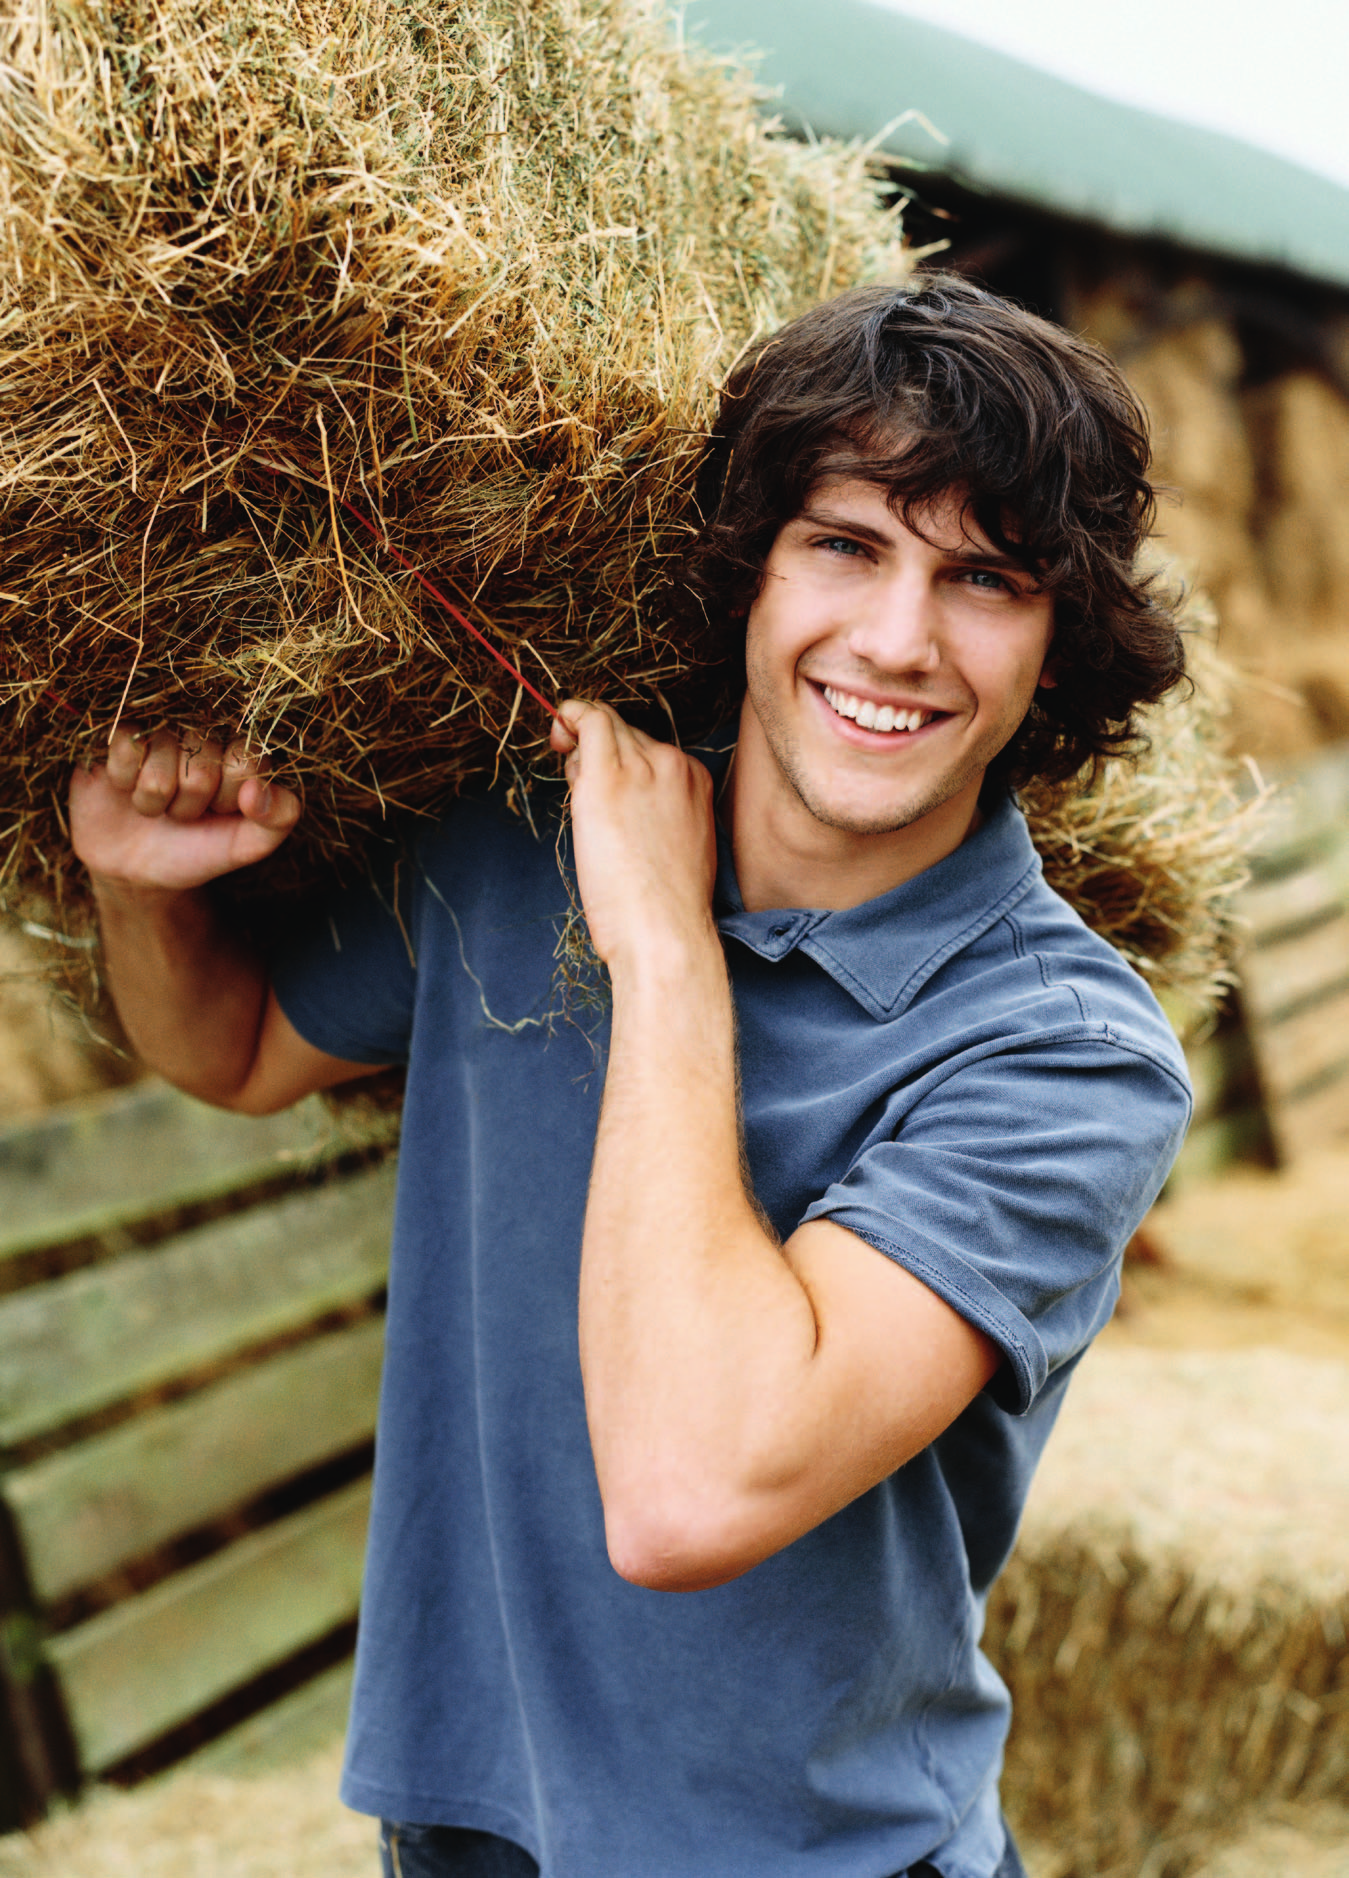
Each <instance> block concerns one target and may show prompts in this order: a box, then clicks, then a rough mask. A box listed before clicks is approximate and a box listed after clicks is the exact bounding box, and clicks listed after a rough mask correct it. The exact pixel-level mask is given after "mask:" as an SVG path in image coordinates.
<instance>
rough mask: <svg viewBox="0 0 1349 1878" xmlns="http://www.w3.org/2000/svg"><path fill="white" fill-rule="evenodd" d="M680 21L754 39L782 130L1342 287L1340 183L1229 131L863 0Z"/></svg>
mask: <svg viewBox="0 0 1349 1878" xmlns="http://www.w3.org/2000/svg"><path fill="white" fill-rule="evenodd" d="M686 20H687V29H688V30H689V31H691V32H696V33H697V35H698V37H699V38H700V39H701V40H702V41H703V43H704V44H708V45H711V46H713V47H715V48H717V49H735V50H743V49H745V48H747V47H754V48H758V49H760V50H761V51H762V53H763V55H764V56H763V58H762V61H761V62H760V64H759V67H758V70H759V73H760V76H761V78H762V80H763V82H764V84H765V85H767V86H770V87H777V88H780V91H781V102H780V105H779V106H778V108H779V109H780V110H781V112H782V115H783V117H784V119H785V120H786V122H787V123H788V124H789V125H790V126H791V127H792V128H794V129H810V130H813V131H815V132H817V133H819V134H821V135H831V136H838V137H848V138H852V137H860V138H872V137H875V136H877V135H878V133H880V132H882V131H884V130H885V128H886V126H887V125H889V124H891V123H892V122H893V121H894V119H896V118H898V117H900V116H901V115H902V114H903V113H904V112H906V111H912V112H915V113H921V114H922V118H924V119H926V120H927V122H928V123H930V124H931V125H933V126H934V127H935V129H936V130H937V131H938V132H940V133H941V135H942V136H943V137H945V138H946V139H947V140H948V141H947V142H946V143H944V144H943V143H941V142H939V141H938V139H937V138H935V137H934V136H933V135H932V134H931V132H930V131H928V130H927V129H926V128H925V126H924V124H923V122H922V121H920V119H919V118H917V117H915V118H912V119H910V120H909V121H908V122H907V123H905V124H903V125H901V126H899V127H898V128H897V129H894V130H891V131H889V132H888V133H887V134H886V136H885V137H884V140H883V145H882V147H883V149H884V151H885V153H886V154H887V155H892V156H898V157H902V158H905V159H907V160H909V161H911V162H917V163H920V164H922V165H924V166H926V167H927V168H929V169H937V170H940V171H942V172H944V173H946V174H949V175H950V176H952V177H954V178H955V179H956V180H958V181H959V182H961V183H963V184H964V185H965V186H966V187H970V188H974V189H977V190H979V191H981V192H983V193H986V194H989V195H998V196H1006V197H1009V198H1011V199H1013V200H1016V201H1019V202H1023V203H1029V204H1032V205H1034V206H1035V207H1037V208H1040V209H1045V210H1049V211H1052V212H1053V213H1055V214H1059V215H1065V216H1071V217H1074V218H1076V219H1080V220H1083V221H1090V222H1096V223H1099V224H1101V225H1102V226H1104V227H1106V228H1111V229H1116V230H1118V231H1119V232H1120V233H1123V234H1129V235H1140V236H1156V237H1160V238H1162V239H1165V240H1169V241H1174V242H1178V243H1180V244H1182V245H1183V246H1185V247H1189V248H1197V249H1202V250H1205V251H1207V252H1209V253H1212V254H1217V255H1224V256H1229V257H1231V258H1233V259H1237V260H1242V261H1248V262H1254V263H1257V264H1264V265H1268V266H1275V267H1282V268H1288V269H1291V270H1292V271H1294V272H1295V273H1298V274H1303V275H1306V276H1309V277H1310V278H1312V279H1314V280H1320V281H1328V282H1335V283H1337V284H1338V285H1341V286H1349V189H1347V188H1344V187H1343V186H1342V185H1340V184H1338V183H1335V182H1331V181H1330V180H1329V179H1328V178H1326V177H1323V176H1318V175H1316V174H1315V173H1314V172H1313V171H1311V170H1305V169H1302V168H1301V167H1299V166H1298V165H1297V164H1295V163H1289V162H1286V161H1285V160H1284V159H1283V158H1281V157H1276V156H1271V155H1269V154H1268V153H1267V152H1265V151H1262V150H1258V149H1256V148H1254V146H1252V145H1250V144H1246V143H1242V142H1241V141H1240V139H1238V138H1236V137H1228V136H1224V135H1222V134H1221V133H1219V132H1217V131H1210V130H1201V129H1198V128H1197V127H1195V126H1194V125H1191V124H1181V123H1178V122H1176V120H1175V119H1172V118H1164V117H1156V116H1154V115H1153V114H1152V113H1150V112H1147V111H1140V110H1136V109H1135V108H1134V107H1132V106H1131V105H1125V104H1117V103H1115V102H1114V101H1113V100H1112V99H1109V98H1103V97H1101V96H1099V95H1098V94H1096V93H1094V92H1089V91H1084V90H1082V89H1081V88H1080V87H1079V86H1077V85H1073V84H1069V83H1067V82H1066V81H1065V80H1063V79H1061V78H1055V77H1053V76H1051V75H1050V74H1049V73H1048V72H1042V71H1039V70H1037V69H1036V68H1035V67H1034V66H1032V65H1027V64H1024V63H1023V62H1022V61H1021V60H1019V59H1014V58H1010V57H1008V55H1007V54H1006V53H1003V52H997V51H994V50H993V49H992V48H991V47H989V46H981V45H979V44H977V43H976V42H975V41H974V40H971V39H966V38H963V37H962V36H961V35H959V34H957V33H951V32H946V31H944V30H943V29H942V28H940V27H937V26H930V25H928V24H927V23H926V22H924V21H920V20H914V19H909V18H907V17H905V16H904V15H903V14H899V13H894V12H891V11H890V10H889V9H888V8H886V7H883V6H876V5H872V4H870V3H869V0H689V3H688V6H687V12H686Z"/></svg>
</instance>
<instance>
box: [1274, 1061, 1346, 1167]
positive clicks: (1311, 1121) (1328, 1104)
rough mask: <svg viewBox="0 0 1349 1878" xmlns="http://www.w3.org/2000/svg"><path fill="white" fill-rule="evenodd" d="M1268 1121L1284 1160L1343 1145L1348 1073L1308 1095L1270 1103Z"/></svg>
mask: <svg viewBox="0 0 1349 1878" xmlns="http://www.w3.org/2000/svg"><path fill="white" fill-rule="evenodd" d="M1270 1122H1271V1125H1272V1127H1273V1130H1274V1138H1275V1140H1276V1142H1277V1143H1278V1147H1279V1153H1280V1154H1281V1155H1282V1156H1283V1158H1284V1159H1285V1160H1288V1161H1296V1160H1298V1159H1299V1158H1300V1157H1301V1156H1302V1155H1304V1154H1313V1153H1315V1151H1316V1150H1317V1149H1318V1148H1329V1147H1337V1146H1338V1147H1343V1146H1344V1144H1345V1142H1346V1141H1349V1076H1341V1077H1339V1078H1338V1079H1337V1080H1336V1081H1334V1082H1331V1083H1327V1084H1326V1085H1325V1086H1324V1087H1323V1088H1320V1089H1315V1090H1313V1091H1312V1092H1311V1093H1310V1094H1309V1095H1300V1096H1297V1097H1294V1098H1293V1099H1292V1100H1290V1101H1287V1102H1276V1103H1274V1104H1273V1105H1272V1106H1271V1109H1270Z"/></svg>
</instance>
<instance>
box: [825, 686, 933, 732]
mask: <svg viewBox="0 0 1349 1878" xmlns="http://www.w3.org/2000/svg"><path fill="white" fill-rule="evenodd" d="M824 695H825V697H826V698H827V699H828V701H829V703H830V704H831V705H832V706H833V708H834V709H835V710H836V711H837V712H838V714H839V716H840V717H851V718H854V719H855V720H856V721H857V722H858V723H859V724H860V725H861V726H862V728H863V730H881V731H891V730H902V731H912V730H921V729H922V727H923V725H924V723H925V722H926V721H927V714H926V713H925V712H923V711H897V710H896V709H895V707H894V706H893V705H892V704H873V703H872V701H871V699H870V698H857V697H854V696H853V694H852V692H850V691H836V690H835V688H834V687H833V686H832V685H825V686H824Z"/></svg>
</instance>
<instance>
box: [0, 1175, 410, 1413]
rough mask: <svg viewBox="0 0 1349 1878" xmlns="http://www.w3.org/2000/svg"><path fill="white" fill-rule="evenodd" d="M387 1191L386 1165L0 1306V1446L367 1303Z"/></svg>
mask: <svg viewBox="0 0 1349 1878" xmlns="http://www.w3.org/2000/svg"><path fill="white" fill-rule="evenodd" d="M393 1183H394V1169H393V1167H392V1165H391V1164H387V1163H386V1164H385V1165H384V1166H381V1167H378V1168H375V1169H374V1170H372V1171H370V1172H366V1173H361V1174H358V1175H353V1176H351V1177H349V1178H347V1179H343V1180H335V1181H332V1182H330V1183H329V1184H327V1185H322V1186H318V1187H314V1188H306V1189H301V1190H299V1191H297V1192H295V1193H290V1194H286V1195H284V1196H282V1197H281V1198H279V1199H276V1200H273V1201H271V1202H269V1203H268V1204H267V1205H266V1206H264V1207H257V1208H254V1209H253V1210H252V1211H251V1212H247V1213H242V1214H235V1215H232V1216H231V1217H229V1218H227V1219H221V1220H216V1221H213V1222H212V1223H211V1224H209V1225H206V1226H201V1227H198V1228H196V1229H195V1230H193V1231H191V1232H186V1233H182V1234H179V1235H177V1236H175V1237H174V1238H172V1239H169V1240H166V1241H165V1242H164V1243H163V1244H161V1245H158V1246H154V1247H152V1248H150V1249H148V1250H144V1251H137V1252H135V1253H128V1254H127V1255H126V1256H124V1257H122V1258H120V1259H116V1260H113V1261H110V1262H108V1263H107V1264H103V1265H97V1266H94V1267H92V1268H90V1269H88V1270H84V1271H78V1272H73V1273H71V1274H70V1275H69V1276H67V1277H64V1278H60V1279H55V1280H53V1281H51V1282H49V1283H47V1284H43V1285H35V1286H33V1287H32V1288H31V1289H30V1290H28V1291H21V1292H17V1293H15V1294H14V1295H13V1296H11V1297H9V1298H6V1299H3V1300H0V1446H12V1445H13V1444H14V1443H16V1442H18V1441H22V1440H27V1439H29V1438H31V1437H32V1436H33V1435H35V1434H39V1433H42V1432H44V1431H46V1430H49V1429H52V1428H56V1427H59V1426H60V1425H61V1424H62V1423H63V1422H66V1421H69V1420H71V1419H72V1418H74V1417H76V1416H79V1415H84V1414H88V1413H90V1412H91V1411H93V1410H95V1409H99V1408H103V1407H105V1406H106V1405H107V1404H109V1403H112V1402H116V1401H118V1400H120V1399H121V1398H123V1397H126V1396H130V1395H132V1394H134V1393H136V1392H137V1391H138V1390H141V1389H145V1388H149V1387H151V1386H152V1385H154V1384H157V1383H162V1382H165V1381H168V1380H169V1379H171V1378H173V1377H176V1376H181V1375H184V1374H186V1373H188V1372H190V1371H191V1370H192V1369H193V1368H195V1367H197V1366H199V1365H202V1364H206V1363H210V1362H212V1361H215V1360H218V1359H219V1358H221V1357H223V1356H227V1355H230V1354H232V1353H233V1352H235V1351H238V1350H241V1349H244V1348H246V1347H247V1346H248V1345H250V1344H252V1343H256V1342H260V1341H261V1340H263V1339H264V1338H267V1337H272V1336H276V1335H278V1334H280V1333H281V1332H284V1331H289V1330H293V1329H297V1328H300V1327H302V1326H303V1325H305V1324H307V1323H308V1322H309V1321H310V1320H312V1319H313V1318H314V1317H316V1316H317V1315H319V1314H320V1313H321V1312H323V1311H328V1310H334V1309H336V1308H338V1307H340V1306H342V1305H346V1304H351V1303H353V1302H355V1301H357V1300H359V1299H361V1298H363V1297H367V1296H369V1294H370V1293H371V1291H372V1290H374V1289H375V1288H376V1287H377V1286H378V1285H379V1283H380V1281H381V1278H382V1275H383V1273H384V1270H385V1267H386V1263H387V1257H388V1245H389V1232H390V1223H391V1220H392V1213H393Z"/></svg>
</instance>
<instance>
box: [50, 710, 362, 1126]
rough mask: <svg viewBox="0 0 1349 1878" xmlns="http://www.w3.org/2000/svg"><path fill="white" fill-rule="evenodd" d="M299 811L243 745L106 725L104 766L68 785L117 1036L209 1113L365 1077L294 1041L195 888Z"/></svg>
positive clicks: (205, 896) (277, 839) (261, 1108)
mask: <svg viewBox="0 0 1349 1878" xmlns="http://www.w3.org/2000/svg"><path fill="white" fill-rule="evenodd" d="M299 814H300V803H299V800H298V798H297V797H296V796H295V795H294V794H293V793H292V792H291V791H290V790H288V789H283V788H281V787H280V786H279V785H278V784H276V783H273V782H270V781H269V780H268V779H267V778H266V776H265V775H263V774H262V773H260V770H259V766H258V764H257V762H256V761H255V760H254V759H253V758H251V757H249V756H248V754H247V753H246V752H245V751H243V750H242V749H240V748H238V747H236V746H231V747H230V748H229V749H228V750H222V749H221V747H220V746H219V745H218V744H213V743H203V744H200V745H192V746H188V745H187V744H180V743H179V741H178V740H177V739H176V738H174V737H172V736H170V735H168V734H166V733H165V734H161V735H159V736H156V737H155V738H154V739H152V740H151V741H150V742H149V743H148V744H145V743H143V742H142V741H141V740H140V739H139V738H138V737H136V736H135V735H134V734H133V733H132V732H131V731H129V730H126V729H119V730H118V731H117V732H116V733H115V734H114V736H113V739H112V742H111V745H110V746H109V750H108V761H107V763H106V764H103V765H100V766H98V767H96V768H94V769H92V770H77V771H76V773H75V775H74V776H73V777H72V779H71V787H70V828H71V841H72V844H73V846H74V849H75V853H76V854H77V855H78V856H79V858H80V859H81V860H82V861H83V862H84V864H85V866H86V867H87V868H88V870H89V875H90V880H91V882H92V885H93V889H94V897H95V901H96V904H97V907H98V917H99V927H100V931H101V933H102V938H103V950H104V958H105V962H106V965H107V971H108V979H109V983H110V985H111V988H112V994H113V1000H114V1002H115V1004H116V1006H117V1013H118V1016H119V1017H120V1018H121V1020H122V1024H123V1027H124V1028H125V1030H126V1033H127V1036H128V1038H129V1039H130V1041H131V1043H132V1045H133V1046H134V1048H135V1050H136V1052H137V1054H138V1055H139V1056H140V1057H141V1058H142V1060H143V1061H144V1062H145V1063H147V1064H148V1065H149V1067H150V1068H151V1069H155V1070H157V1071H158V1072H159V1073H160V1075H162V1076H164V1077H165V1078H166V1079H167V1080H168V1081H169V1082H171V1083H174V1084H176V1085H177V1087H178V1088H180V1089H185V1090H186V1091H187V1092H188V1093H189V1094H190V1095H195V1096H199V1097H200V1098H201V1099H202V1100H203V1101H205V1102H212V1103H215V1104H216V1105H217V1106H218V1107H221V1108H230V1109H238V1110H241V1111H243V1112H245V1113H249V1114H267V1113H270V1112H271V1111H273V1110H275V1109H280V1108H285V1107H287V1106H288V1105H289V1104H290V1103H292V1102H296V1101H298V1100H299V1099H300V1098H301V1097H302V1096H305V1095H309V1094H311V1093H312V1092H313V1091H314V1090H316V1089H324V1088H329V1087H331V1086H332V1085H333V1084H335V1083H339V1082H344V1081H346V1080H347V1079H348V1078H350V1077H352V1076H363V1075H369V1074H370V1073H371V1066H370V1065H368V1064H363V1063H345V1062H342V1061H340V1060H339V1059H338V1058H336V1057H331V1056H327V1055H325V1054H324V1052H323V1051H321V1050H316V1049H315V1048H314V1047H313V1045H312V1044H309V1043H307V1042H306V1041H305V1039H304V1038H303V1037H301V1036H300V1034H299V1033H298V1031H296V1030H295V1029H294V1028H293V1026H292V1025H291V1024H290V1023H289V1022H288V1020H287V1018H286V1016H285V1013H284V1012H283V1011H282V1010H281V1008H280V1006H279V1005H278V1003H277V1001H276V998H275V996H274V995H273V994H272V992H271V990H270V987H269V985H268V982H267V975H266V972H265V970H264V968H263V965H262V962H261V960H260V959H258V958H257V957H256V956H255V955H254V954H253V953H252V952H250V951H249V950H248V948H247V947H245V946H244V945H243V944H242V943H241V942H240V941H239V939H238V938H237V937H236V936H235V935H234V934H233V933H231V932H229V931H228V930H227V929H226V927H225V926H224V925H223V924H222V923H221V921H220V919H219V917H218V915H217V913H216V911H215V908H214V905H213V903H212V900H211V896H210V895H209V893H208V892H207V891H206V889H207V887H208V885H209V883H210V882H211V881H213V880H216V879H218V878H219V877H220V876H221V875H223V874H227V873H229V872H231V871H232V870H233V869H235V868H239V867H246V866H248V865H249V864H250V863H252V862H254V861H259V860H262V859H263V858H265V856H266V855H268V854H270V853H272V852H273V851H274V850H275V849H276V848H277V847H279V846H280V844H281V842H283V841H284V840H285V838H286V836H287V835H288V834H289V833H290V831H291V829H292V828H293V827H294V826H295V823H296V822H297V820H298V819H299Z"/></svg>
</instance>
